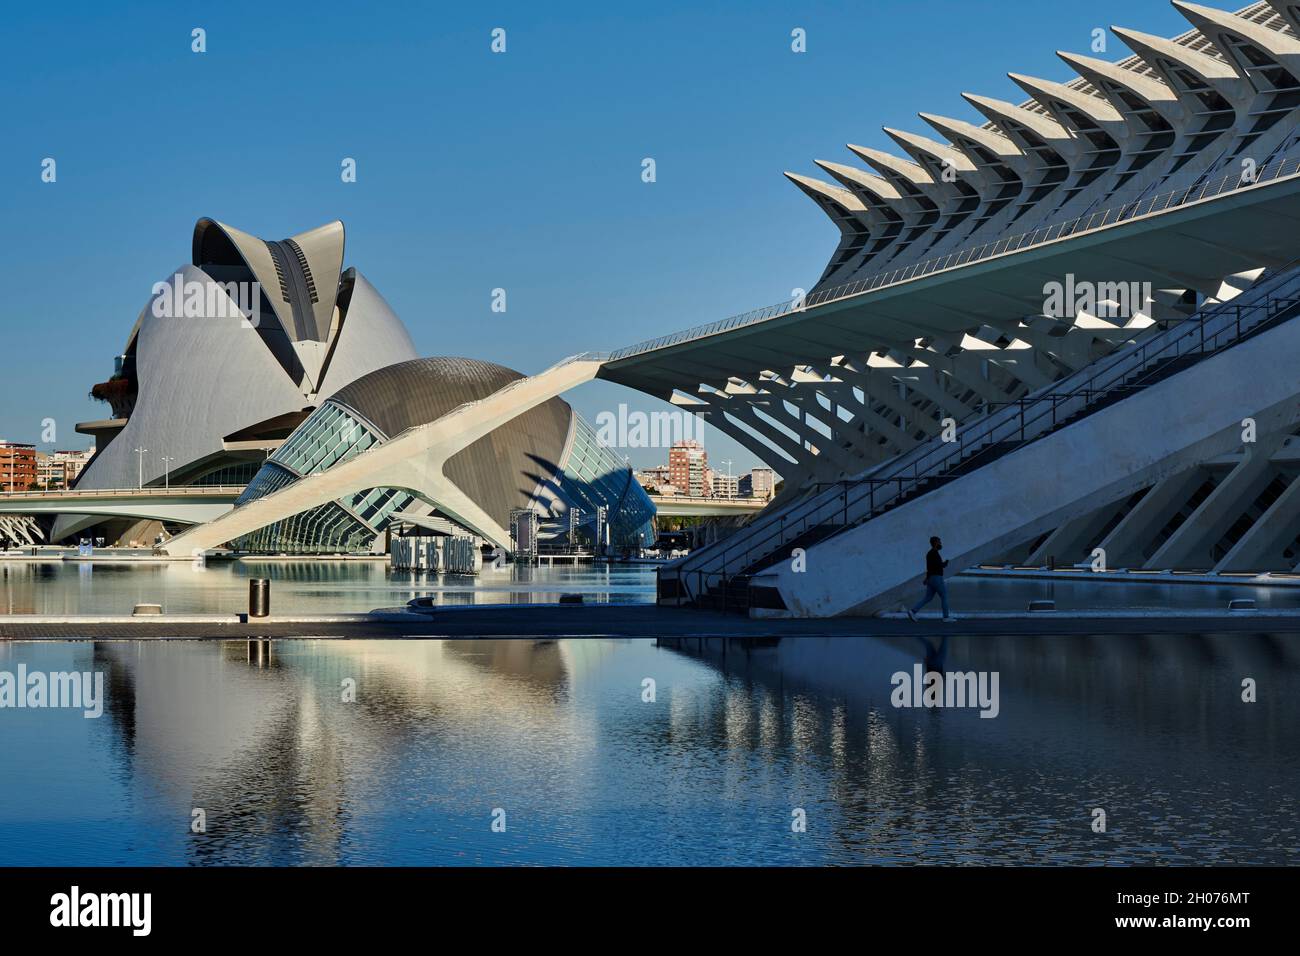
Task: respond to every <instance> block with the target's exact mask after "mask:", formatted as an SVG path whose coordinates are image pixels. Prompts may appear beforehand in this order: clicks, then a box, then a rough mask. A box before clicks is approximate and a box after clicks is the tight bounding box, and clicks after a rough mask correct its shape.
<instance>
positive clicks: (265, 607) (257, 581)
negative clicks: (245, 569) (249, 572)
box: [248, 578, 271, 617]
mask: <svg viewBox="0 0 1300 956" xmlns="http://www.w3.org/2000/svg"><path fill="white" fill-rule="evenodd" d="M270 613H271V582H270V581H269V580H268V579H267V578H250V579H249V581H248V616H249V617H266V616H267V615H268V614H270Z"/></svg>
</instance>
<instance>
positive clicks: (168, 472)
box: [162, 455, 176, 491]
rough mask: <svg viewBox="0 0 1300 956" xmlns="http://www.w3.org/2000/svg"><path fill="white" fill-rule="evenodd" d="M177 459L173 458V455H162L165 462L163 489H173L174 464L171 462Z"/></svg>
mask: <svg viewBox="0 0 1300 956" xmlns="http://www.w3.org/2000/svg"><path fill="white" fill-rule="evenodd" d="M175 460H176V459H175V458H173V457H172V456H171V455H163V457H162V463H163V490H164V491H169V490H170V489H171V486H172V465H171V463H172V462H174V461H175Z"/></svg>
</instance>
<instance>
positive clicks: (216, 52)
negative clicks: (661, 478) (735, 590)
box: [0, 0, 1187, 471]
mask: <svg viewBox="0 0 1300 956" xmlns="http://www.w3.org/2000/svg"><path fill="white" fill-rule="evenodd" d="M5 20H6V22H5V28H4V30H3V31H2V32H0V79H2V80H3V84H2V85H0V88H2V89H3V90H4V100H3V102H4V126H5V129H4V133H3V143H4V148H3V149H2V150H0V183H3V186H2V187H0V222H3V233H2V234H0V251H2V252H3V255H2V256H0V270H3V272H2V273H0V274H2V275H3V279H4V288H5V294H4V296H3V298H0V322H2V323H3V326H2V327H3V333H4V334H3V340H2V341H3V345H4V348H3V352H2V353H0V354H2V356H3V364H2V365H0V374H2V375H3V390H2V391H0V437H3V438H8V439H11V440H25V441H38V440H39V437H40V422H41V420H42V419H44V418H47V417H49V418H53V419H55V420H56V422H57V423H58V426H59V441H58V445H59V447H84V446H85V445H86V444H88V439H86V438H84V437H83V436H77V435H75V434H74V433H73V431H72V426H73V424H74V423H75V422H77V421H82V420H86V419H92V418H99V417H103V416H104V415H105V414H106V411H107V407H106V406H104V405H102V404H99V403H95V402H92V401H90V400H89V399H88V398H87V394H86V393H87V391H88V390H89V388H90V386H91V385H92V384H94V383H95V382H98V381H101V380H103V379H105V378H106V377H107V376H108V375H109V374H110V373H111V372H112V361H113V356H114V355H115V354H117V353H118V352H119V351H120V350H121V348H122V345H123V343H124V340H125V337H126V335H127V333H128V332H129V330H130V327H131V325H132V323H133V321H134V319H135V316H136V314H137V313H138V312H139V310H140V309H141V307H142V306H143V305H144V304H145V302H146V301H147V299H148V296H149V289H150V286H151V285H152V284H153V283H154V282H155V281H157V280H158V279H160V278H164V277H166V276H169V275H170V274H171V272H172V271H173V269H174V268H175V267H176V266H179V265H181V264H182V263H184V262H186V261H188V258H189V253H190V235H191V230H192V228H193V225H194V222H195V220H196V219H198V218H200V217H201V216H212V217H214V218H217V219H221V220H223V221H225V222H229V223H231V224H232V225H236V226H238V227H240V228H241V229H245V230H247V231H249V232H252V233H254V234H255V235H259V236H263V237H265V238H271V239H279V238H284V237H285V236H288V235H290V234H292V233H295V232H299V231H302V230H304V229H308V228H311V227H314V226H317V225H319V224H321V223H323V222H326V221H328V220H330V219H334V218H340V219H342V220H343V221H344V222H345V223H346V225H347V230H348V247H347V264H349V265H355V266H357V267H358V268H359V269H360V270H361V271H362V272H363V273H364V274H365V275H366V276H367V277H368V278H369V279H370V280H371V282H373V283H374V284H375V285H376V286H377V287H378V288H379V289H380V291H381V292H382V293H383V294H384V296H385V297H386V298H387V299H388V301H389V302H390V303H391V304H392V306H393V307H394V308H395V309H396V311H397V313H398V314H399V315H400V316H401V317H402V319H403V320H404V321H405V322H406V324H407V326H408V327H409V328H410V330H411V334H412V336H413V337H414V339H415V342H416V345H417V347H418V348H419V350H420V352H421V353H422V354H427V355H466V356H472V357H477V358H484V359H491V360H493V361H497V362H500V363H502V364H505V365H509V366H512V367H514V368H517V369H519V370H521V371H523V372H534V371H538V370H540V369H542V368H544V367H545V366H547V365H549V364H550V363H551V362H553V361H555V360H557V359H559V358H562V357H563V356H565V355H569V354H572V353H574V352H577V351H582V350H585V349H612V348H617V347H619V346H622V345H627V344H631V343H633V342H636V341H639V340H641V339H643V338H648V337H651V336H654V335H659V334H662V333H665V332H668V331H673V330H676V329H679V328H685V327H689V326H692V325H696V324H699V323H702V322H707V321H712V320H714V319H718V318H722V317H725V316H727V315H730V314H733V313H736V312H741V311H745V310H748V309H750V308H754V307H757V306H761V305H767V304H770V303H772V302H776V301H778V300H781V299H784V298H787V297H788V296H789V295H790V290H791V289H793V288H795V287H804V288H806V287H808V286H810V285H811V284H812V283H813V282H815V281H816V279H817V278H818V276H819V275H820V273H821V270H822V267H823V266H824V265H825V263H826V260H827V259H828V257H829V256H830V253H831V251H832V249H833V248H834V245H835V240H836V238H837V233H836V231H835V229H834V227H833V226H832V225H831V224H830V223H829V221H827V220H826V219H825V218H824V217H823V216H822V214H821V213H820V212H818V211H817V209H816V207H815V206H813V204H812V203H811V202H809V201H808V200H807V199H806V198H805V197H803V195H802V194H800V193H799V192H798V191H797V190H796V189H795V188H794V187H793V186H792V185H791V184H790V183H788V182H787V181H786V180H785V179H784V178H783V177H782V176H781V172H782V171H783V170H786V169H789V170H793V171H796V172H805V173H811V174H814V175H817V174H818V170H817V169H816V167H814V166H813V163H812V161H813V159H814V158H824V159H831V160H837V161H841V162H853V161H854V160H853V158H852V156H851V154H849V153H848V152H847V150H845V149H844V144H845V143H847V142H855V143H861V144H865V145H868V146H878V147H881V148H886V149H894V148H895V147H894V145H893V143H892V141H890V140H888V138H887V137H885V135H884V134H883V133H882V132H881V131H880V128H881V126H895V127H901V128H904V129H911V130H915V131H917V132H922V133H926V134H931V135H932V131H931V130H930V129H929V128H928V127H927V126H926V125H925V124H924V123H923V122H922V121H921V120H920V119H918V118H917V116H916V113H917V111H918V110H927V111H933V112H937V113H943V114H946V115H950V116H958V117H964V118H968V119H972V120H977V119H979V117H978V115H977V114H975V113H974V111H973V110H970V109H969V108H968V107H967V106H966V104H965V103H964V102H963V101H962V100H961V98H960V97H959V95H958V94H959V93H961V92H962V91H963V90H968V91H971V92H977V93H984V94H987V95H991V96H997V97H1002V98H1005V99H1010V100H1012V101H1015V102H1019V101H1020V100H1022V99H1023V98H1024V97H1023V95H1022V94H1021V93H1020V92H1019V91H1018V88H1016V87H1015V86H1014V85H1013V84H1012V83H1011V81H1010V80H1008V79H1007V78H1006V72H1007V71H1010V70H1014V71H1020V72H1026V73H1031V74H1035V75H1039V76H1045V77H1048V78H1052V79H1059V80H1065V79H1068V78H1069V77H1070V73H1069V71H1068V69H1067V68H1066V66H1065V64H1063V63H1062V62H1061V61H1060V60H1058V59H1057V58H1056V57H1055V55H1054V52H1053V51H1055V50H1057V49H1067V50H1073V51H1078V52H1088V47H1089V43H1090V41H1091V31H1092V30H1093V29H1094V28H1095V27H1107V26H1109V25H1110V24H1112V23H1118V24H1121V25H1125V26H1130V27H1133V28H1135V29H1139V30H1143V31H1146V32H1150V33H1158V34H1163V35H1173V34H1175V33H1177V32H1181V31H1182V30H1184V29H1186V27H1187V24H1186V21H1184V20H1183V19H1182V18H1181V17H1180V16H1178V14H1177V12H1176V11H1175V10H1174V9H1173V8H1172V7H1170V6H1169V5H1168V4H1167V3H1164V2H1157V0H1142V2H1137V3H1133V2H1124V3H1121V2H1114V0H1096V2H1059V0H1058V2H1051V3H1045V2H1043V0H1001V2H998V3H996V4H993V3H977V2H966V3H959V2H926V3H917V2H888V0H875V2H870V3H867V2H862V3H851V2H842V3H772V2H763V0H756V2H744V3H741V2H734V3H725V4H721V3H720V4H699V3H687V2H681V3H674V2H656V3H648V4H607V3H571V4H569V3H537V2H529V3H507V4H457V5H450V4H440V3H410V4H379V3H373V4H363V3H351V2H349V3H331V2H322V3H317V4H306V3H304V4H287V3H265V2H264V3H221V4H211V3H203V4H200V3H168V4H153V3H140V4H131V5H130V6H129V7H128V6H126V5H123V8H122V9H112V5H107V4H96V5H90V4H60V5H49V4H20V5H10V6H9V7H7V8H6V12H5ZM194 27H203V28H204V29H206V31H207V43H208V52H206V53H204V54H201V55H200V54H195V53H192V52H191V51H190V43H191V40H190V31H191V29H193V28H194ZM494 27H502V28H504V29H505V30H506V31H507V52H506V53H505V54H504V55H494V54H492V53H491V52H490V50H489V44H490V31H491V30H492V29H493V28H494ZM795 27H802V28H804V29H805V30H806V31H807V37H808V41H807V42H808V51H807V52H806V53H804V54H795V53H792V52H791V49H790V31H791V30H792V29H794V28H795ZM1108 43H1109V47H1108V52H1107V53H1106V54H1105V56H1106V57H1107V58H1109V59H1119V58H1120V57H1122V56H1123V55H1124V54H1125V52H1126V51H1125V49H1124V47H1123V46H1122V44H1121V43H1120V42H1119V41H1118V40H1117V39H1116V38H1115V37H1113V36H1108ZM47 156H49V157H54V158H55V159H56V160H57V162H58V181H57V183H54V184H44V183H42V182H41V181H40V164H41V161H42V159H43V158H44V157H47ZM647 156H649V157H653V158H654V159H655V160H656V163H657V171H658V181H657V182H655V183H653V184H646V183H643V182H642V181H641V161H642V159H643V158H644V157H647ZM344 157H353V158H355V159H356V160H357V164H358V181H357V182H356V183H353V184H344V183H343V182H341V181H340V177H339V169H340V166H339V164H340V162H341V160H342V159H343V158H344ZM496 287H502V288H505V289H506V290H507V294H508V311H507V312H506V313H504V314H497V313H493V312H491V311H490V294H491V290H492V289H493V288H496ZM570 398H571V400H572V401H573V403H574V405H575V406H576V407H577V408H578V409H579V410H580V411H581V412H583V413H584V414H585V415H586V416H587V417H588V418H589V419H590V420H593V421H594V419H595V416H596V414H597V413H598V412H599V411H601V410H603V409H614V408H616V407H617V405H618V403H619V402H627V403H628V404H629V405H630V406H631V407H632V408H634V409H635V408H642V409H650V408H653V407H662V406H657V405H656V403H655V402H653V400H649V399H646V398H644V397H642V396H640V395H638V394H637V393H634V392H629V391H627V390H625V389H622V388H620V387H618V386H614V385H610V384H608V383H593V384H591V385H588V386H584V387H583V388H582V389H580V390H578V391H577V392H575V393H573V394H572V395H571V396H570ZM205 400H207V396H203V395H193V396H177V401H178V402H185V401H196V402H202V401H205ZM710 438H711V440H710V442H709V444H710V454H711V458H712V459H713V460H714V461H718V460H721V459H724V458H731V459H733V460H734V461H735V466H734V467H735V469H736V470H737V471H739V470H741V469H742V468H746V467H749V466H750V465H751V464H753V463H754V462H753V459H752V457H751V456H750V455H749V454H748V453H746V452H744V451H743V450H742V449H739V447H738V446H736V445H734V444H733V443H731V442H729V441H727V440H726V439H725V438H723V436H721V435H720V433H718V432H716V431H713V432H711V434H710ZM665 457H666V455H665V453H664V452H662V451H658V450H652V451H646V452H641V453H635V454H633V457H632V460H633V463H634V464H638V465H639V464H650V463H653V462H655V461H658V460H662V459H664V458H665Z"/></svg>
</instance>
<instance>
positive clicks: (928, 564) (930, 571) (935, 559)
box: [925, 548, 948, 578]
mask: <svg viewBox="0 0 1300 956" xmlns="http://www.w3.org/2000/svg"><path fill="white" fill-rule="evenodd" d="M947 566H948V562H947V561H945V560H944V559H943V558H941V557H939V549H938V548H931V549H930V550H929V551H927V552H925V576H926V577H927V578H933V577H943V569H944V568H946V567H947Z"/></svg>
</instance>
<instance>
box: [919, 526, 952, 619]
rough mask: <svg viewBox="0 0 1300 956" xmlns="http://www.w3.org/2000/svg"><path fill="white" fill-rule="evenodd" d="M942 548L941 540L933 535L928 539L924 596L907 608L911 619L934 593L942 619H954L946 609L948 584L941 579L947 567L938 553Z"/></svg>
mask: <svg viewBox="0 0 1300 956" xmlns="http://www.w3.org/2000/svg"><path fill="white" fill-rule="evenodd" d="M942 550H943V542H942V541H940V540H939V536H938V535H935V536H934V537H932V538H931V539H930V550H929V551H927V552H926V553H925V597H923V598H921V600H919V601H917V602H916V604H915V605H913V606H912V607H910V608H908V609H907V616H908V617H910V618H911V619H912V620H913V621H915V620H916V612H917V611H919V610H921V608H923V607H925V606H926V605H927V604H929V603H930V602H931V601H933V600H934V596H935V595H936V594H937V595H939V601H940V603H941V604H942V605H943V619H944V620H945V621H954V620H956V618H954V617H953V616H952V614H951V613H950V612H949V610H948V585H947V583H946V582H945V581H944V579H943V571H944V568H946V567H948V562H947V561H945V560H944V559H943V556H942V555H940V554H939V552H940V551H942Z"/></svg>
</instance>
